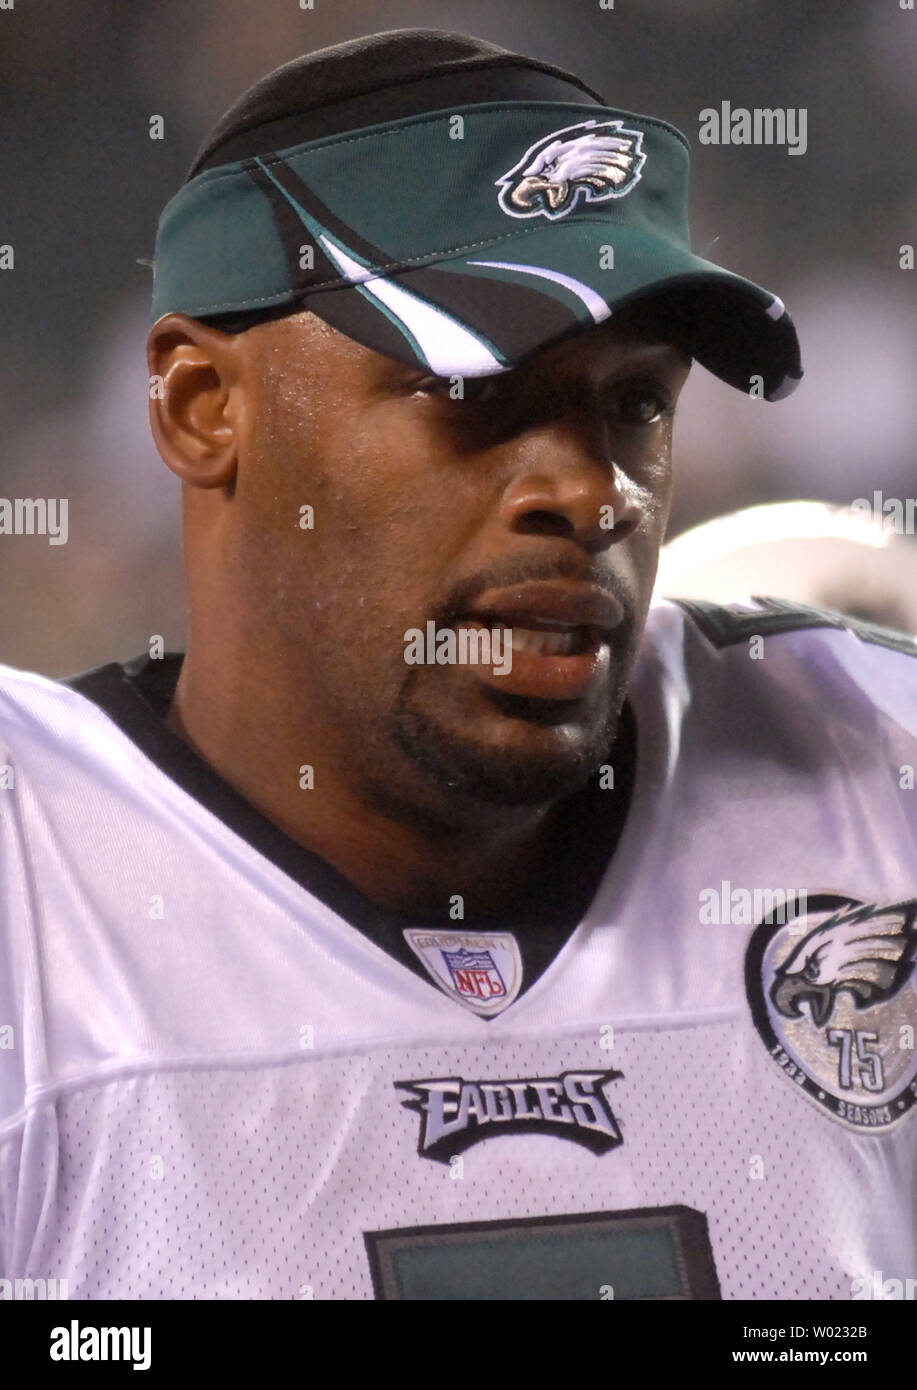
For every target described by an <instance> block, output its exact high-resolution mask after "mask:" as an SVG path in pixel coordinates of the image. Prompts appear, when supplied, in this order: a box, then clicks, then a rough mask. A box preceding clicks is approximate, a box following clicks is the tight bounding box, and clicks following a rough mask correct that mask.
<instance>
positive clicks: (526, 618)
mask: <svg viewBox="0 0 917 1390" xmlns="http://www.w3.org/2000/svg"><path fill="white" fill-rule="evenodd" d="M623 616H624V614H623V610H622V609H621V607H620V605H619V604H617V603H616V602H615V601H614V600H613V599H612V598H610V596H609V595H607V594H605V593H604V592H602V591H601V590H597V589H583V588H580V587H568V586H560V585H556V584H548V583H545V584H528V585H524V586H520V587H519V588H516V589H506V590H501V591H494V592H491V593H488V594H485V595H483V597H482V599H481V601H480V602H479V604H478V605H477V606H476V608H475V609H474V610H473V611H472V612H470V613H468V614H467V615H466V616H465V617H464V618H463V619H462V623H461V625H462V626H467V627H475V628H489V629H490V632H491V635H492V643H493V637H494V635H498V636H499V641H500V644H501V648H502V650H503V651H504V653H505V655H506V656H509V655H510V654H511V663H510V662H507V661H506V660H505V659H504V662H503V663H502V666H501V663H494V662H491V663H490V664H489V665H482V666H479V667H477V668H476V673H477V674H478V676H479V677H480V678H481V679H482V680H484V681H486V682H487V683H488V684H489V685H491V686H493V688H494V689H497V690H501V691H504V692H505V693H506V694H512V695H521V696H526V697H528V698H530V699H544V700H580V699H583V698H584V697H585V696H586V695H588V694H589V693H590V691H591V690H592V689H593V688H595V687H597V686H598V684H599V682H600V681H601V680H602V679H603V678H604V677H605V676H607V673H608V669H609V665H610V659H611V634H612V632H613V630H614V629H615V628H616V627H617V626H618V625H619V624H620V622H621V621H622V619H623ZM503 644H505V645H503ZM498 649H500V648H498ZM492 651H493V645H492ZM506 665H510V669H509V670H506V669H505V668H506Z"/></svg>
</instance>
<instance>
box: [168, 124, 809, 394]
mask: <svg viewBox="0 0 917 1390" xmlns="http://www.w3.org/2000/svg"><path fill="white" fill-rule="evenodd" d="M689 168H690V155H689V150H688V145H687V141H686V140H685V138H684V136H683V135H682V134H681V133H680V132H679V131H677V130H675V129H674V127H672V126H669V125H666V124H664V123H663V122H661V121H658V120H655V119H654V118H651V117H646V116H636V115H632V114H630V113H628V112H624V111H615V110H611V109H609V108H603V107H598V106H594V105H578V104H567V103H564V102H533V103H530V102H522V101H510V102H492V103H486V104H480V105H474V106H466V107H458V108H456V109H453V110H451V111H437V112H432V113H427V114H425V115H422V116H411V117H407V118H404V119H401V120H396V121H390V122H387V123H386V124H384V125H376V126H371V127H365V128H363V129H360V130H356V131H348V132H346V133H345V134H340V135H334V136H330V137H325V138H322V139H318V140H312V141H309V142H308V143H306V144H301V145H296V146H294V147H293V148H291V149H286V150H281V151H278V152H275V153H271V154H265V155H262V156H258V157H255V158H250V159H245V160H241V161H239V162H238V163H234V164H225V165H222V166H220V167H218V168H215V169H211V170H209V171H208V172H206V173H203V174H200V175H198V176H197V177H196V178H194V179H192V180H191V181H190V182H189V183H187V184H185V185H184V187H183V188H182V189H181V190H180V191H179V192H178V193H177V194H176V196H175V197H174V198H173V199H172V200H171V202H169V203H168V205H167V206H166V208H165V209H164V211H163V214H162V217H161V218H160V222H159V230H158V236H157V241H156V253H155V264H154V289H153V318H154V320H155V319H158V318H160V317H161V316H162V315H163V314H166V313H170V312H173V311H174V312H181V313H185V314H188V315H190V316H191V317H195V318H205V317H206V318H215V317H218V316H221V315H226V316H238V315H239V314H240V313H246V312H250V311H252V310H258V309H263V310H270V309H272V308H277V307H283V306H286V305H290V306H291V307H293V306H299V307H301V308H302V309H309V310H311V311H312V312H313V313H315V314H317V315H318V316H319V318H322V319H324V320H325V321H326V322H327V323H329V324H331V325H332V327H334V328H336V329H338V330H339V331H340V332H342V333H344V334H346V335H347V336H348V337H350V338H353V339H355V340H356V341H357V342H359V343H362V344H363V345H364V346H365V347H368V348H372V349H373V350H374V351H376V352H380V353H384V354H386V355H387V356H389V357H394V358H397V359H398V360H400V361H402V362H405V363H408V364H409V365H417V366H419V367H421V368H422V369H423V370H425V371H427V372H430V373H432V374H435V375H437V376H443V377H448V376H487V375H490V374H492V373H494V372H500V371H506V370H508V369H509V368H512V367H515V366H517V365H518V364H519V363H520V362H522V361H523V360H524V359H525V358H526V357H528V356H529V355H530V354H532V353H534V352H536V351H538V350H540V349H541V348H544V347H546V346H548V345H549V344H550V343H552V342H555V341H557V340H559V339H561V338H563V337H565V336H567V335H568V334H570V333H572V332H576V331H581V330H582V329H584V328H589V327H592V326H593V325H595V324H598V323H601V322H603V321H604V320H605V319H607V318H609V317H610V316H611V314H612V313H613V312H614V311H615V310H616V309H618V308H620V307H621V306H622V305H624V304H627V303H632V302H634V301H639V302H641V303H645V304H646V306H647V309H648V311H651V312H652V315H653V322H654V325H655V326H657V327H658V329H659V331H660V332H661V333H662V334H663V335H664V337H665V338H666V339H667V340H671V341H674V342H677V343H678V344H679V345H680V346H682V347H684V348H685V349H686V350H687V351H688V352H689V353H690V354H691V356H692V357H695V358H696V359H697V360H698V361H699V362H700V363H701V364H702V365H703V366H705V367H707V368H708V369H709V370H710V371H712V372H714V373H715V374H716V375H717V376H719V377H721V378H722V379H723V380H724V381H727V382H728V383H729V384H730V385H731V386H735V387H737V388H738V389H739V390H742V391H751V390H753V389H754V388H755V387H756V386H757V388H758V390H757V394H759V395H763V396H765V397H766V399H768V400H778V399H780V398H781V397H782V396H786V395H789V393H790V391H792V390H793V389H794V387H795V386H796V384H797V382H798V381H799V380H800V378H801V376H802V369H801V366H800V357H799V343H798V340H797V337H796V331H795V329H794V327H793V323H792V321H791V319H790V317H789V315H788V314H787V312H786V310H785V308H784V306H783V304H782V302H781V301H780V300H779V299H778V298H777V297H776V296H775V295H773V294H771V293H769V292H768V291H767V290H765V289H762V288H761V287H760V286H759V285H756V284H753V283H752V282H751V281H750V280H746V279H743V278H742V277H741V276H739V275H735V274H733V273H732V272H730V271H728V270H724V269H723V268H722V267H720V266H717V265H714V264H713V263H712V262H710V261H706V260H703V259H702V258H701V257H700V256H695V255H694V254H693V253H692V251H691V249H690V231H689V226H688V182H689Z"/></svg>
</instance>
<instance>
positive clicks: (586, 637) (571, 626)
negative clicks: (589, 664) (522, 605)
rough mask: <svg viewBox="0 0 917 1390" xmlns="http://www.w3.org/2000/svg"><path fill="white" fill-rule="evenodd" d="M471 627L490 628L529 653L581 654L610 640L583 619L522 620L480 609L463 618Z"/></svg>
mask: <svg viewBox="0 0 917 1390" xmlns="http://www.w3.org/2000/svg"><path fill="white" fill-rule="evenodd" d="M464 623H465V625H467V626H468V627H477V628H489V629H490V631H491V633H498V634H499V635H500V640H501V642H505V643H508V645H509V647H510V648H511V650H512V652H513V656H514V657H515V656H516V654H517V653H519V654H521V653H527V654H528V655H530V656H582V655H584V654H586V653H588V652H595V651H598V649H599V647H600V646H601V644H602V642H603V641H605V640H607V639H606V636H605V634H604V633H603V632H601V631H600V630H599V629H598V628H596V627H592V626H590V625H587V624H584V623H560V622H556V621H554V620H552V619H538V618H531V617H526V618H525V620H524V621H523V622H520V621H517V620H515V619H513V618H510V617H502V616H501V615H500V614H499V613H480V614H475V615H474V616H473V617H469V618H466V619H465V620H464Z"/></svg>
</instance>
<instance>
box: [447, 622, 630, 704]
mask: <svg viewBox="0 0 917 1390" xmlns="http://www.w3.org/2000/svg"><path fill="white" fill-rule="evenodd" d="M463 626H465V624H463ZM467 626H469V627H481V626H482V624H480V623H469V624H467ZM610 658H611V653H610V649H609V646H608V642H607V641H606V640H600V639H599V638H598V637H596V639H595V646H594V647H593V648H591V649H590V650H589V651H585V652H577V653H575V654H571V655H569V656H547V655H539V654H537V653H535V652H524V651H518V650H517V649H516V648H513V649H512V663H511V669H510V670H509V671H507V672H504V673H503V674H500V669H499V667H500V665H502V663H498V666H497V667H495V666H494V665H493V664H492V663H491V664H489V665H480V666H472V667H471V669H472V670H473V671H474V672H475V674H476V675H477V676H478V677H479V678H480V679H481V680H483V681H486V683H487V684H488V685H490V686H493V688H494V689H495V690H502V691H503V692H504V693H505V694H507V695H521V696H525V697H527V698H528V699H535V700H581V699H583V697H584V696H586V695H588V694H589V692H590V690H591V689H592V688H593V687H595V686H596V685H598V683H599V682H600V681H601V680H602V679H603V677H604V676H605V675H607V673H608V667H609V663H610Z"/></svg>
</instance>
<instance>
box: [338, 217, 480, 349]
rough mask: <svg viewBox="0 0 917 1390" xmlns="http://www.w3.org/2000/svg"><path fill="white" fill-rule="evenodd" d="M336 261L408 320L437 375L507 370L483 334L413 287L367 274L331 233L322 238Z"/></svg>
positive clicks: (358, 283)
mask: <svg viewBox="0 0 917 1390" xmlns="http://www.w3.org/2000/svg"><path fill="white" fill-rule="evenodd" d="M320 240H321V243H322V245H323V246H324V248H325V250H326V251H327V253H328V255H329V256H330V257H331V259H332V260H333V261H334V263H335V264H336V265H337V266H338V267H339V268H340V269H341V270H342V271H343V272H344V274H345V275H346V276H347V277H348V279H350V280H352V281H353V282H354V284H355V286H358V287H359V288H360V289H361V290H363V291H365V293H366V294H368V295H370V296H371V297H372V298H374V299H378V301H379V303H380V304H384V305H385V307H386V309H388V311H389V313H390V314H392V315H393V316H394V317H395V318H396V319H398V321H399V322H400V323H402V324H404V326H405V328H406V329H407V331H408V332H409V333H410V334H411V336H412V337H413V338H414V340H415V342H416V343H417V345H418V347H419V348H420V351H421V352H422V353H423V355H424V357H425V358H426V359H427V362H428V363H429V366H430V370H431V371H432V372H435V374H436V375H437V376H489V375H492V374H493V373H494V372H503V371H506V368H505V367H504V365H503V363H502V362H500V361H498V360H497V358H496V357H494V355H493V353H492V352H490V351H489V349H488V348H486V347H485V346H484V344H483V343H482V342H481V340H480V338H476V337H475V335H474V334H473V333H472V332H470V330H469V329H467V328H463V327H462V325H461V324H460V323H458V322H457V321H456V320H455V319H453V318H450V317H449V315H448V314H447V313H446V312H445V311H444V310H443V309H437V308H436V306H435V305H433V304H428V303H427V301H426V300H425V299H420V298H418V296H417V295H415V294H411V293H410V291H408V290H405V289H402V287H401V285H396V284H394V282H393V281H391V280H385V279H382V278H380V277H378V276H370V277H369V278H366V267H365V266H362V265H360V264H359V262H358V261H354V260H352V259H351V258H350V256H348V255H347V253H346V252H345V251H342V250H341V248H340V247H339V246H336V245H335V244H334V242H333V241H331V240H329V238H328V237H324V236H323V237H321V238H320Z"/></svg>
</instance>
